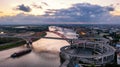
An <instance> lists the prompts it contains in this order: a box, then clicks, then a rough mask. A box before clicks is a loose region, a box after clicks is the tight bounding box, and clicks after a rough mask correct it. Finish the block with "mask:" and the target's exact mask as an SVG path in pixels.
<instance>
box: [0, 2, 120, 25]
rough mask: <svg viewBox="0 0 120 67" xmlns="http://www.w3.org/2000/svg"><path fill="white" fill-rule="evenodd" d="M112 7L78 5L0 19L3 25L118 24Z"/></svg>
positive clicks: (118, 17) (119, 18) (119, 19)
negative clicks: (38, 13)
mask: <svg viewBox="0 0 120 67" xmlns="http://www.w3.org/2000/svg"><path fill="white" fill-rule="evenodd" d="M111 11H114V8H113V7H112V6H99V5H92V4H88V3H78V4H74V5H72V7H70V8H68V9H48V10H47V11H46V12H45V14H44V15H42V16H41V15H38V16H34V15H27V14H18V15H16V16H11V17H5V18H2V19H1V18H0V23H4V24H8V23H9V24H51V23H55V24H59V23H68V24H69V23H70V22H73V23H75V24H77V23H83V24H93V23H94V24H120V22H119V21H120V16H112V15H111V14H110V12H111Z"/></svg>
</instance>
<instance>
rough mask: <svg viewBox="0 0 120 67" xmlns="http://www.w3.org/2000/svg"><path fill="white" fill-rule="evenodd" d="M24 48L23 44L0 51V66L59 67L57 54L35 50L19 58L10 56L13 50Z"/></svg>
mask: <svg viewBox="0 0 120 67" xmlns="http://www.w3.org/2000/svg"><path fill="white" fill-rule="evenodd" d="M23 49H25V48H24V47H23V46H21V47H17V48H12V49H9V50H4V51H0V67H59V65H60V62H59V54H53V53H48V52H39V53H37V52H35V51H34V50H32V52H31V53H29V54H27V55H24V56H22V57H19V58H10V55H11V54H13V53H14V52H18V51H20V50H23Z"/></svg>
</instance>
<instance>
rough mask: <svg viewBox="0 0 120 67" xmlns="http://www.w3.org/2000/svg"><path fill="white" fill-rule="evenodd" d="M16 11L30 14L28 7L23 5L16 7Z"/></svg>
mask: <svg viewBox="0 0 120 67" xmlns="http://www.w3.org/2000/svg"><path fill="white" fill-rule="evenodd" d="M16 10H20V11H24V12H30V11H31V8H30V7H29V6H25V5H24V4H21V5H18V6H17V8H16Z"/></svg>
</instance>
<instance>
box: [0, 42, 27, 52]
mask: <svg viewBox="0 0 120 67" xmlns="http://www.w3.org/2000/svg"><path fill="white" fill-rule="evenodd" d="M25 43H26V42H25V41H23V40H21V41H17V42H14V43H12V44H7V45H2V46H0V51H1V50H5V49H9V48H13V47H17V46H21V45H23V44H25Z"/></svg>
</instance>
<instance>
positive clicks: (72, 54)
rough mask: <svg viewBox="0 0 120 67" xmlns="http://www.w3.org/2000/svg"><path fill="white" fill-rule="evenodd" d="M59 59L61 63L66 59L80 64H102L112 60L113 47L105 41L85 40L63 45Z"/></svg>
mask: <svg viewBox="0 0 120 67" xmlns="http://www.w3.org/2000/svg"><path fill="white" fill-rule="evenodd" d="M60 51H61V52H60V61H61V64H63V63H64V62H65V61H66V60H69V61H70V60H71V59H72V58H76V59H74V60H72V61H75V62H76V61H77V62H79V63H81V64H84V65H88V64H95V65H99V66H101V65H104V64H106V63H110V62H112V61H113V60H114V54H115V49H114V48H113V47H111V46H110V45H108V44H107V43H106V41H102V40H100V41H94V42H93V41H88V40H87V41H85V42H83V43H81V44H77V45H73V44H72V45H70V46H64V47H62V48H61V50H60Z"/></svg>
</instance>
